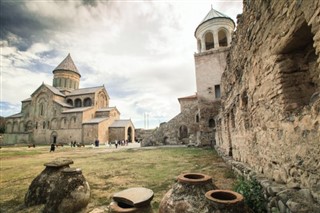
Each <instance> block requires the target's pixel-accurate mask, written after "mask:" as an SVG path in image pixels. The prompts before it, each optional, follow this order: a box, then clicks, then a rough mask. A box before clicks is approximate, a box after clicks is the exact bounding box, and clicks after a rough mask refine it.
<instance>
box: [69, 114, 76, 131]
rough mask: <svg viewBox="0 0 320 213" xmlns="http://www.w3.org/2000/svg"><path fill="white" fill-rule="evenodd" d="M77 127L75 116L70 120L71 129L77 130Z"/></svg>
mask: <svg viewBox="0 0 320 213" xmlns="http://www.w3.org/2000/svg"><path fill="white" fill-rule="evenodd" d="M76 127H77V117H76V116H73V117H72V118H71V119H70V128H76Z"/></svg>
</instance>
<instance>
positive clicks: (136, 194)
mask: <svg viewBox="0 0 320 213" xmlns="http://www.w3.org/2000/svg"><path fill="white" fill-rule="evenodd" d="M153 195H154V194H153V191H152V190H151V189H147V188H144V187H134V188H129V189H126V190H123V191H120V192H118V193H115V194H114V195H113V197H112V199H113V202H111V204H110V205H109V212H110V213H123V212H127V213H152V212H153V210H152V207H151V204H150V202H151V200H152V198H153Z"/></svg>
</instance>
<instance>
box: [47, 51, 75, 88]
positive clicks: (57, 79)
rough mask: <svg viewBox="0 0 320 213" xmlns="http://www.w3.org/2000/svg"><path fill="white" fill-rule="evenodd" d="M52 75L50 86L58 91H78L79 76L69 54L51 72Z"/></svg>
mask: <svg viewBox="0 0 320 213" xmlns="http://www.w3.org/2000/svg"><path fill="white" fill-rule="evenodd" d="M53 75H54V76H53V83H52V86H54V87H56V88H58V89H59V90H61V91H71V90H74V89H79V83H80V77H81V75H80V73H79V71H78V69H77V67H76V65H75V64H74V63H73V60H72V58H71V56H70V54H68V56H67V57H66V58H65V59H64V60H63V61H62V62H61V63H60V64H59V65H58V66H57V67H56V68H55V69H54V70H53Z"/></svg>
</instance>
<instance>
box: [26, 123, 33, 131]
mask: <svg viewBox="0 0 320 213" xmlns="http://www.w3.org/2000/svg"><path fill="white" fill-rule="evenodd" d="M32 129H33V127H32V121H28V122H27V124H26V130H27V131H30V130H32Z"/></svg>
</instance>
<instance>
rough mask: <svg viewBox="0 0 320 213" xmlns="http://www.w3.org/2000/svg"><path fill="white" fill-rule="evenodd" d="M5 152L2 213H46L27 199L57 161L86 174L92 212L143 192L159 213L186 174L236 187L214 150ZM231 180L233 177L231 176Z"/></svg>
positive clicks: (0, 183)
mask: <svg viewBox="0 0 320 213" xmlns="http://www.w3.org/2000/svg"><path fill="white" fill-rule="evenodd" d="M32 149H33V150H30V149H28V148H25V147H19V148H16V147H12V148H9V147H7V148H2V149H1V151H0V152H1V155H0V157H1V162H0V174H1V178H0V212H9V213H10V212H41V211H40V209H41V208H40V207H33V208H24V206H23V202H24V195H25V193H26V192H27V189H28V187H29V185H30V183H31V181H32V180H33V179H34V178H35V177H36V176H37V175H38V174H40V173H41V171H42V170H43V169H44V166H43V164H44V163H47V162H49V161H52V160H54V159H56V158H70V159H72V160H73V161H74V164H72V165H71V167H76V168H81V169H82V171H83V175H84V176H85V178H86V179H87V181H88V182H89V185H90V188H91V200H90V203H89V205H88V211H89V210H92V209H93V208H95V207H98V206H107V205H108V204H109V203H110V202H111V200H112V195H113V194H114V193H115V192H118V191H121V190H123V189H127V188H130V187H138V186H143V187H146V188H150V189H152V190H153V192H154V198H153V200H152V206H153V209H154V211H155V212H157V211H158V207H159V203H160V201H161V199H162V197H163V196H164V194H165V193H166V192H167V191H168V190H169V189H170V188H171V186H172V185H173V184H174V182H175V181H176V177H177V176H178V175H180V174H181V173H185V172H200V173H204V174H207V175H210V176H212V177H213V180H214V183H215V184H216V185H217V186H218V187H219V188H223V189H231V187H232V184H233V182H234V178H233V176H232V175H231V174H230V171H229V170H230V169H229V168H228V167H227V166H226V164H225V163H224V162H223V161H222V159H221V158H220V157H218V156H217V154H216V152H215V151H214V150H211V149H199V148H156V149H120V150H119V149H118V150H116V151H115V149H113V150H114V152H111V149H109V150H108V149H105V148H99V149H91V148H70V147H63V148H58V149H57V150H56V152H55V153H49V147H36V148H32ZM226 174H228V175H226Z"/></svg>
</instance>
